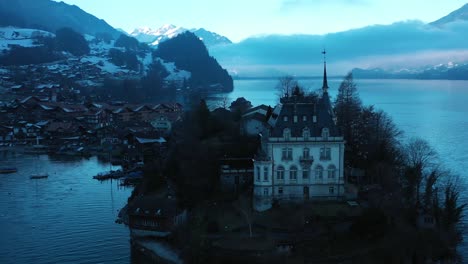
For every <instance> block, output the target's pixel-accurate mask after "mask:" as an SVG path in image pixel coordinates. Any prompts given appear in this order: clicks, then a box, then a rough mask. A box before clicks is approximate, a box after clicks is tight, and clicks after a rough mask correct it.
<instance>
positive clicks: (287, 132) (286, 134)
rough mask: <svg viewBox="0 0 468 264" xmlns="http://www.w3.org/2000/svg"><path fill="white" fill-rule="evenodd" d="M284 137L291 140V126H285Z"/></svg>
mask: <svg viewBox="0 0 468 264" xmlns="http://www.w3.org/2000/svg"><path fill="white" fill-rule="evenodd" d="M283 137H284V139H285V140H289V139H290V138H291V130H290V129H289V128H285V129H284V130H283Z"/></svg>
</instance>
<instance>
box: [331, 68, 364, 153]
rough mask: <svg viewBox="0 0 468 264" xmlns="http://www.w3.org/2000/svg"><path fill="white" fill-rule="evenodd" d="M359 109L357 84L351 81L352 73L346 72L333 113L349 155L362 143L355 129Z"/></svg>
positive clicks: (359, 113)
mask: <svg viewBox="0 0 468 264" xmlns="http://www.w3.org/2000/svg"><path fill="white" fill-rule="evenodd" d="M361 109H362V103H361V99H360V98H359V94H358V92H357V86H356V84H355V83H354V81H353V75H352V73H348V75H346V77H345V78H344V80H343V82H342V83H341V85H340V87H339V88H338V95H337V97H336V100H335V114H336V118H337V125H338V127H339V128H340V129H341V131H342V132H343V136H344V138H345V140H346V152H347V153H349V154H350V155H353V154H355V153H358V150H357V149H359V147H360V145H361V144H362V142H360V141H359V131H358V130H357V126H358V124H357V122H358V121H359V119H360V115H361Z"/></svg>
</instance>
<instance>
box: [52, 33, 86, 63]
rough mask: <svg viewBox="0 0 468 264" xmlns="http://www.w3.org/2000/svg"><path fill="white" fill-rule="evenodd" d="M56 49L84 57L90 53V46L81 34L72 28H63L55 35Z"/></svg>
mask: <svg viewBox="0 0 468 264" xmlns="http://www.w3.org/2000/svg"><path fill="white" fill-rule="evenodd" d="M55 35H56V37H55V42H56V44H55V45H56V49H57V50H60V51H68V52H70V53H71V54H73V55H75V56H82V55H86V54H88V53H89V51H90V49H89V45H88V42H87V41H86V39H85V38H84V37H83V35H81V34H80V33H78V32H76V31H74V30H73V29H71V28H61V29H58V30H57V32H56V33H55Z"/></svg>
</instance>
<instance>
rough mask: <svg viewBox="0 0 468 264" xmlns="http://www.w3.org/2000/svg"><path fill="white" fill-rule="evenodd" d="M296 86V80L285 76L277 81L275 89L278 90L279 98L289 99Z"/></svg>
mask: <svg viewBox="0 0 468 264" xmlns="http://www.w3.org/2000/svg"><path fill="white" fill-rule="evenodd" d="M297 86H298V83H297V80H296V79H294V77H293V76H291V75H286V76H283V77H280V78H279V79H278V84H277V85H276V89H277V90H278V96H279V98H283V97H289V96H291V95H292V93H293V91H294V88H295V87H297Z"/></svg>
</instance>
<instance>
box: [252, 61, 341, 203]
mask: <svg viewBox="0 0 468 264" xmlns="http://www.w3.org/2000/svg"><path fill="white" fill-rule="evenodd" d="M328 88H329V87H328V81H327V75H326V65H324V77H323V86H322V95H321V96H319V97H318V98H317V97H314V96H305V95H303V94H302V93H301V92H300V91H299V89H296V90H295V92H293V93H292V94H290V95H288V94H286V95H285V96H284V97H282V98H281V100H280V104H279V105H277V106H276V107H275V109H274V110H273V113H272V115H271V117H270V118H269V119H268V126H269V129H268V130H267V131H265V133H264V134H262V135H261V142H262V143H261V148H260V150H259V153H258V155H257V156H256V157H255V160H254V166H253V168H254V180H253V185H254V191H253V194H254V208H255V209H256V210H259V211H262V210H267V209H268V208H270V207H271V206H272V203H273V201H274V200H277V201H280V202H281V201H304V200H309V199H333V200H337V199H341V198H342V197H343V196H344V191H345V188H344V182H345V181H344V177H343V176H344V174H343V172H344V169H343V164H344V139H343V136H342V135H341V133H340V131H339V129H338V127H337V126H336V123H335V120H334V115H333V110H332V106H331V103H330V98H329V95H328Z"/></svg>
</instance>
